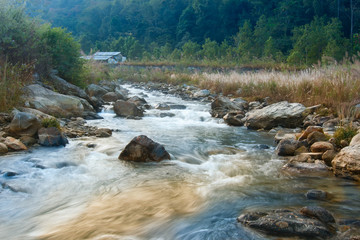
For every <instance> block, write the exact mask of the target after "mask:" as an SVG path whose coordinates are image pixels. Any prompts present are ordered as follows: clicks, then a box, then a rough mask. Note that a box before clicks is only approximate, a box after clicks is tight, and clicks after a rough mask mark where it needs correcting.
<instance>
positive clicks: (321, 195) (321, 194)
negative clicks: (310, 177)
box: [305, 189, 328, 200]
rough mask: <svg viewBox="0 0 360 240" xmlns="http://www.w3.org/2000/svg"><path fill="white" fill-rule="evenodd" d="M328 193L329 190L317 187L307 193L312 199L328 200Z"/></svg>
mask: <svg viewBox="0 0 360 240" xmlns="http://www.w3.org/2000/svg"><path fill="white" fill-rule="evenodd" d="M327 195H328V194H327V192H325V191H322V190H316V189H311V190H309V191H308V192H307V193H306V194H305V196H306V198H307V199H310V200H326V198H327Z"/></svg>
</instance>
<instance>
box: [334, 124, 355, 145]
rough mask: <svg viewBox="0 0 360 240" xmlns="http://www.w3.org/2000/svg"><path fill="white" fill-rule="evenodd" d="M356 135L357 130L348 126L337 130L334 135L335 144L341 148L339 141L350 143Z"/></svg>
mask: <svg viewBox="0 0 360 240" xmlns="http://www.w3.org/2000/svg"><path fill="white" fill-rule="evenodd" d="M356 134H357V129H356V128H354V127H353V126H351V125H349V126H346V127H341V128H339V129H337V130H336V131H335V133H334V138H335V143H336V145H338V146H341V141H343V140H345V141H346V142H347V143H350V142H351V139H352V138H353V137H354V136H355V135H356Z"/></svg>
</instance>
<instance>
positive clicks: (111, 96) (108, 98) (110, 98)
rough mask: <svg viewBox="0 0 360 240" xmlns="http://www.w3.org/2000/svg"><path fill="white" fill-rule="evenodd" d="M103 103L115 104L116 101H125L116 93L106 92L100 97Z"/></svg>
mask: <svg viewBox="0 0 360 240" xmlns="http://www.w3.org/2000/svg"><path fill="white" fill-rule="evenodd" d="M102 100H104V101H105V102H116V101H117V100H126V99H125V98H124V97H123V96H122V95H120V94H118V93H117V92H108V93H106V94H104V95H103V96H102Z"/></svg>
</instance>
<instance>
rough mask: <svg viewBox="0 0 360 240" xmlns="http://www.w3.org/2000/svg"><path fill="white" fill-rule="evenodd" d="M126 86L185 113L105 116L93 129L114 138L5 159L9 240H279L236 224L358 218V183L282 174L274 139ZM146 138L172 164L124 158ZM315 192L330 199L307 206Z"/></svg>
mask: <svg viewBox="0 0 360 240" xmlns="http://www.w3.org/2000/svg"><path fill="white" fill-rule="evenodd" d="M125 87H126V88H128V89H129V91H130V95H138V96H144V97H145V99H146V100H147V101H148V103H149V104H150V105H152V106H154V105H155V104H156V103H160V102H166V103H168V104H169V105H171V104H181V105H185V106H186V109H173V110H170V111H169V112H171V113H173V114H175V116H174V117H164V118H161V117H160V116H159V114H160V111H159V110H156V109H152V110H148V111H147V112H146V113H145V117H144V118H143V119H142V120H130V119H123V118H116V117H115V114H114V112H113V111H112V110H111V109H110V108H105V109H104V110H103V112H102V113H100V115H101V116H102V117H104V119H102V120H93V121H88V124H89V125H93V126H97V127H106V128H110V129H113V130H114V132H113V136H112V137H110V138H105V139H101V138H79V139H72V140H70V143H69V144H68V145H67V146H66V147H65V148H63V147H59V148H45V147H37V148H33V149H31V150H30V151H28V152H23V153H12V154H9V155H6V156H2V157H1V158H0V171H1V172H2V174H1V176H0V183H1V185H2V187H1V188H0V222H1V225H0V239H67V240H68V239H97V240H99V239H102V240H103V239H132V240H133V239H134V240H135V239H136V240H142V239H154V240H155V239H157V240H162V239H163V240H168V239H182V240H185V239H186V240H187V239H189V240H190V239H191V240H193V239H199V240H200V239H203V240H205V239H206V240H208V239H214V240H215V239H216V240H217V239H243V240H246V239H276V238H274V237H271V236H267V235H263V234H260V233H257V232H254V231H252V230H251V229H247V228H245V227H243V226H242V225H240V224H238V223H237V221H236V218H237V217H238V216H239V215H240V214H241V213H242V212H244V211H248V210H258V209H273V208H290V209H294V208H298V207H302V206H306V205H320V206H323V207H325V208H326V209H328V210H329V211H331V212H332V213H333V214H334V215H335V216H336V217H337V218H356V217H358V214H359V213H360V201H359V199H360V191H359V190H360V189H359V185H356V184H355V183H354V182H352V181H348V180H344V179H339V178H335V177H333V176H331V174H329V175H328V176H316V175H310V176H291V175H288V174H285V173H282V172H281V167H282V165H283V164H284V163H285V160H284V159H281V158H279V157H277V156H276V155H275V154H274V150H275V145H274V143H273V137H274V136H273V135H272V134H270V133H266V132H256V131H249V130H247V129H246V128H243V127H230V126H227V125H226V124H224V123H222V122H221V121H219V119H214V118H211V116H210V114H209V110H210V104H209V103H203V102H197V101H185V100H182V99H180V98H177V97H174V96H170V95H164V94H162V93H160V92H149V91H145V90H141V89H136V88H133V87H132V86H130V85H127V86H125ZM138 135H147V136H148V137H150V138H151V139H153V140H155V141H157V142H159V143H161V144H163V145H164V146H165V148H166V150H167V151H168V152H169V153H170V154H171V157H172V160H170V161H163V162H160V163H145V164H134V163H128V162H123V161H120V160H118V156H119V153H120V151H121V150H122V149H123V148H124V147H125V146H126V144H127V143H128V142H129V141H130V140H131V139H132V138H133V137H135V136H138ZM89 143H91V144H95V147H94V148H89V147H87V144H89ZM267 146H268V147H267ZM14 173H16V174H14ZM309 189H321V190H325V191H327V192H329V193H330V195H331V198H330V199H329V200H328V201H321V202H319V201H313V200H307V199H306V198H305V195H304V194H305V193H306V192H307V191H308V190H309ZM289 239H291V238H289ZM294 239H295V238H294Z"/></svg>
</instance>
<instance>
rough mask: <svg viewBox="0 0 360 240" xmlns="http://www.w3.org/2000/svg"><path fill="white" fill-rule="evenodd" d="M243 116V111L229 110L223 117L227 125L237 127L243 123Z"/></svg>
mask: <svg viewBox="0 0 360 240" xmlns="http://www.w3.org/2000/svg"><path fill="white" fill-rule="evenodd" d="M244 117H245V114H244V112H229V113H227V114H226V115H225V116H224V117H223V119H224V121H225V123H227V124H228V125H230V126H238V127H239V126H243V125H244V121H243V118H244Z"/></svg>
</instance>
